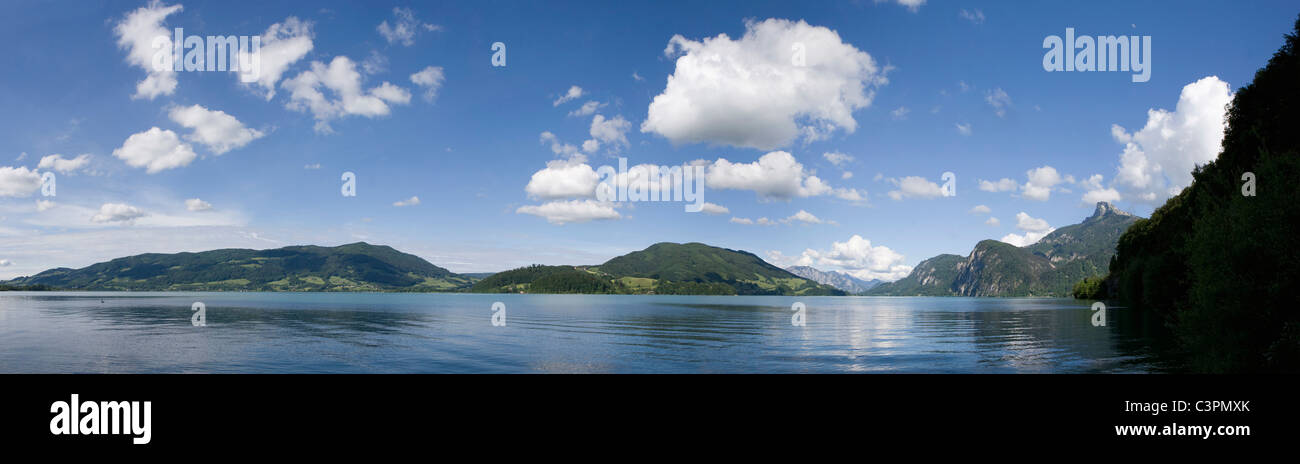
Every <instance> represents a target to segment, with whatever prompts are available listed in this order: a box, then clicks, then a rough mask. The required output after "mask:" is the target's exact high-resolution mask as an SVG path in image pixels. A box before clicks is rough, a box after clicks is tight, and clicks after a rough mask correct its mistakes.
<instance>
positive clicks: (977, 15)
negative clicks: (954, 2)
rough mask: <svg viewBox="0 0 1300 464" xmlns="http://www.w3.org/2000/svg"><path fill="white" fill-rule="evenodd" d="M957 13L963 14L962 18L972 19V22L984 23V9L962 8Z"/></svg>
mask: <svg viewBox="0 0 1300 464" xmlns="http://www.w3.org/2000/svg"><path fill="white" fill-rule="evenodd" d="M957 15H958V16H961V18H962V19H965V20H967V21H970V22H971V24H984V11H982V10H980V9H979V8H976V9H974V10H967V9H965V8H962V9H961V11H959V12H957Z"/></svg>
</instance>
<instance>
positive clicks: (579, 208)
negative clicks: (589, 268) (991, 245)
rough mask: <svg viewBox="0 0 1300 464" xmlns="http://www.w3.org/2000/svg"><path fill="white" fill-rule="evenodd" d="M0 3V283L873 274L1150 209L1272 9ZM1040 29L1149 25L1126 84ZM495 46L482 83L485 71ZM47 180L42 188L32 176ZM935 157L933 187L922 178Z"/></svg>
mask: <svg viewBox="0 0 1300 464" xmlns="http://www.w3.org/2000/svg"><path fill="white" fill-rule="evenodd" d="M177 6H180V7H181V8H175V7H177ZM0 11H2V12H3V14H0V38H2V39H3V40H4V42H5V43H8V44H10V47H9V54H8V56H9V59H10V62H9V63H8V66H6V71H5V72H4V73H3V74H2V75H0V108H2V109H0V278H10V277H14V276H19V275H30V274H34V273H36V272H40V271H42V270H45V269H48V268H52V267H61V266H68V267H81V266H86V265H89V264H92V263H94V262H98V261H103V260H106V259H110V258H113V257H118V256H124V255H128V254H135V253H142V252H177V251H200V250H206V249H213V248H222V247H251V248H271V247H278V246H285V245H294V244H320V245H336V244H342V243H349V242H354V241H359V240H364V241H367V242H371V243H381V244H388V245H392V246H394V247H396V248H398V249H401V250H404V251H408V252H412V253H415V254H418V255H420V256H422V257H424V258H426V259H428V260H429V261H431V262H433V263H435V264H438V265H440V266H444V267H447V268H449V269H451V270H453V271H456V272H484V271H499V270H504V269H508V268H513V267H517V266H521V265H526V264H530V263H546V264H593V263H599V262H602V261H604V260H606V259H608V258H610V257H613V256H617V255H619V254H623V253H626V252H629V251H633V250H637V249H641V248H644V247H646V246H648V245H650V244H652V243H656V242H661V241H673V242H686V241H699V242H704V243H708V244H712V245H718V246H724V247H728V248H735V249H743V250H747V251H751V252H753V253H755V254H758V255H759V256H762V257H764V258H767V259H768V260H769V261H772V262H774V263H776V264H780V265H789V264H809V265H813V266H815V267H819V268H823V269H835V270H843V271H846V272H850V273H853V274H854V275H857V276H859V277H864V278H883V279H887V280H889V279H894V278H898V277H900V276H901V275H905V274H906V272H907V271H908V270H910V267H911V266H913V265H915V264H916V263H917V262H919V261H920V260H923V259H925V258H928V257H931V256H933V255H936V254H939V253H956V254H962V255H964V254H966V253H967V252H968V251H969V250H970V248H971V246H973V244H974V243H975V242H976V241H978V240H981V239H987V238H993V239H1004V240H1006V241H1010V242H1013V243H1018V244H1022V243H1027V242H1028V241H1030V240H1034V239H1036V237H1038V236H1041V235H1043V234H1045V233H1047V232H1048V231H1050V230H1051V229H1052V228H1053V227H1058V226H1064V225H1069V224H1073V223H1076V222H1079V221H1080V220H1081V219H1083V218H1084V217H1086V216H1088V215H1089V214H1091V212H1092V209H1093V201H1085V198H1087V199H1088V200H1097V199H1106V200H1110V201H1113V202H1114V203H1116V204H1117V205H1118V206H1120V207H1121V208H1123V209H1126V210H1129V211H1132V212H1134V213H1137V214H1141V215H1147V214H1149V213H1150V211H1151V210H1152V208H1153V207H1154V206H1156V205H1158V204H1160V203H1162V202H1163V200H1164V198H1167V196H1168V195H1169V194H1170V193H1172V192H1175V191H1177V188H1178V187H1180V186H1181V185H1180V184H1181V183H1182V181H1184V180H1185V178H1186V177H1187V172H1188V171H1190V166H1194V165H1195V164H1196V163H1198V162H1203V161H1204V160H1205V159H1207V158H1206V157H1207V156H1208V157H1210V158H1212V157H1213V154H1214V153H1213V151H1214V150H1213V148H1214V147H1216V146H1217V143H1218V138H1219V137H1221V133H1219V134H1216V133H1215V132H1216V131H1215V130H1214V127H1216V126H1218V125H1220V124H1221V122H1222V114H1221V113H1222V112H1221V111H1218V109H1221V108H1222V106H1223V104H1224V103H1226V102H1227V101H1229V100H1228V99H1230V95H1231V92H1233V91H1235V89H1236V88H1238V87H1240V86H1242V85H1244V84H1246V83H1247V82H1248V80H1249V79H1250V78H1251V76H1253V73H1254V72H1255V70H1256V69H1258V68H1259V67H1261V66H1262V65H1263V64H1264V63H1265V62H1266V61H1267V59H1268V57H1269V56H1271V54H1272V53H1273V51H1274V50H1276V48H1277V46H1278V45H1279V44H1280V43H1281V37H1282V35H1283V34H1285V33H1286V32H1288V31H1289V30H1290V26H1291V24H1292V22H1293V21H1294V20H1295V15H1296V13H1297V8H1296V7H1295V5H1294V3H1292V2H1281V1H1278V2H1252V3H1251V4H1250V8H1242V7H1240V6H1236V5H1234V4H1233V3H1230V2H1178V3H1177V4H1176V5H1173V4H1167V3H1161V2H1137V3H1136V4H1131V3H1130V2H1089V3H1087V4H1079V3H1077V2H1072V3H1066V2H961V3H958V2H946V1H934V0H931V1H924V2H916V1H914V0H911V1H904V2H894V1H881V2H874V1H859V2H752V1H748V2H704V3H702V4H701V3H700V2H682V3H673V2H667V3H665V2H644V3H641V2H609V3H607V4H592V3H590V2H574V3H567V2H448V3H425V2H412V3H407V2H400V3H393V4H383V3H381V2H365V3H361V2H321V3H320V4H315V3H313V4H312V5H311V6H308V5H306V4H301V3H289V2H285V3H265V2H248V3H235V2H199V1H181V2H165V3H146V2H125V1H124V2H116V1H115V2H107V3H105V4H89V3H64V2H29V1H17V2H6V3H5V4H4V5H3V6H0ZM162 11H169V13H166V14H161V15H159V14H158V13H159V12H162ZM149 14H155V15H156V16H158V20H156V21H152V22H151V21H148V20H146V19H147V18H145V16H147V15H149ZM132 19H136V20H139V21H137V22H135V23H132V22H131V20H132ZM124 24H134V25H144V26H150V27H156V28H161V29H162V30H165V31H168V32H171V31H172V30H173V29H174V28H177V27H181V28H184V30H185V33H186V34H187V35H198V36H209V35H223V36H225V35H237V36H238V35H247V36H254V35H257V36H263V37H264V38H265V39H271V38H275V39H278V40H279V41H280V42H279V47H280V48H279V49H277V50H276V52H277V53H281V55H280V56H279V57H272V56H270V53H271V50H272V47H271V46H270V45H268V43H271V42H272V41H264V44H263V48H262V52H263V55H264V56H263V57H262V58H264V60H263V61H261V63H263V66H264V67H265V66H267V65H268V63H270V62H272V61H276V60H278V62H279V64H280V65H282V68H283V73H282V74H281V75H280V76H279V78H278V79H276V80H274V81H273V82H271V83H270V84H269V85H265V86H264V85H260V84H259V83H254V84H252V85H248V84H244V83H241V82H240V80H239V78H238V77H237V76H236V75H235V74H233V73H230V72H217V71H214V72H195V71H183V72H178V73H174V74H173V75H171V76H170V78H172V79H174V82H175V85H174V87H171V88H169V89H164V90H158V89H153V90H147V89H146V90H145V91H142V90H141V88H140V87H138V85H140V82H141V81H143V80H145V79H146V78H148V77H149V76H151V71H149V70H148V69H146V68H145V67H144V66H141V65H139V64H137V63H135V62H133V61H132V53H133V48H132V47H133V44H136V43H138V41H139V40H140V39H141V37H144V38H145V39H147V38H148V34H147V33H146V32H147V31H149V30H152V29H151V28H150V27H143V28H135V29H131V28H127V29H130V30H128V31H126V32H123V30H124V29H123V28H122V27H120V26H122V25H124ZM1067 27H1072V28H1074V29H1075V30H1076V31H1077V34H1079V35H1090V36H1097V35H1121V34H1123V35H1135V36H1150V37H1151V40H1152V48H1151V74H1150V80H1149V81H1148V82H1142V83H1135V82H1132V80H1131V79H1130V75H1131V74H1132V73H1130V72H1047V71H1045V70H1044V68H1043V64H1042V63H1043V56H1044V53H1045V50H1044V48H1043V40H1044V38H1045V37H1047V36H1049V35H1058V36H1064V34H1065V29H1066V28H1067ZM141 30H144V31H146V32H139V31H141ZM133 31H134V32H133ZM721 35H725V37H721ZM675 36H679V37H680V38H679V39H674V37H675ZM495 42H501V43H503V44H505V46H506V54H505V59H506V62H505V66H503V67H495V66H493V65H492V57H493V53H494V51H493V49H492V45H493V43H495ZM794 43H801V44H803V47H804V50H805V51H806V55H805V58H804V66H801V67H799V69H793V68H789V66H792V65H793V62H791V63H785V62H784V60H785V58H786V56H787V55H791V53H792V52H793V50H792V48H791V45H792V44H794ZM137 51H138V50H137ZM285 56H288V58H285ZM339 57H344V58H343V59H342V60H340V59H339ZM774 57H775V58H774ZM335 66H336V67H335ZM345 68H346V69H345ZM430 69H432V70H433V71H427V70H430ZM264 70H265V69H264ZM344 70H350V71H353V72H351V73H345V72H335V71H344ZM422 71H426V74H424V79H422V80H420V82H417V80H419V79H413V77H412V75H414V74H417V73H420V72H422ZM429 72H431V73H434V74H440V75H441V78H439V79H432V78H430V76H432V75H433V74H428V73H429ZM262 75H263V77H266V73H263V74H262ZM741 76H747V77H741ZM670 77H672V79H673V80H674V81H675V84H674V85H675V86H670V85H669V79H670ZM164 79H165V77H164ZM313 79H315V81H313ZM312 83H315V84H316V85H314V86H313V85H310V84H312ZM331 84H333V85H335V86H336V87H331ZM349 86H350V87H349ZM575 86H576V87H578V88H580V89H581V92H575V94H579V95H578V96H577V97H575V98H572V99H563V98H562V97H564V96H566V95H567V94H568V92H569V91H570V89H572V88H573V87H575ZM344 88H355V89H359V90H357V91H356V92H353V94H349V95H345V93H347V92H348V91H339V90H338V89H344ZM269 90H274V95H271V96H269V98H268V94H269V93H270V92H269ZM313 92H319V93H318V94H315V95H318V96H319V99H315V100H314V99H313V98H315V97H313ZM656 97H659V98H660V99H661V101H662V102H663V103H662V104H658V105H653V104H652V102H655V99H656ZM589 102H594V103H589ZM312 105H317V106H315V107H313V106H312ZM584 105H589V106H588V108H591V109H592V110H591V111H590V112H584V111H583V110H582V108H583V106H584ZM571 113H572V114H571ZM598 115H599V119H597V116H598ZM652 116H653V117H652ZM593 120H595V121H596V122H597V123H598V124H595V126H598V127H597V128H596V129H593ZM651 120H653V122H650V123H647V121H651ZM232 121H233V122H232ZM683 121H686V122H688V123H683ZM1116 125H1118V128H1116V127H1114V126H1116ZM155 128H156V129H155ZM786 128H794V129H796V130H797V131H796V132H792V134H795V135H793V136H791V137H784V136H783V135H782V134H784V132H783V130H784V129H786ZM850 128H851V130H850ZM543 134H549V135H550V138H547V136H545V135H543ZM809 134H811V135H809ZM137 136H138V137H137ZM588 140H592V141H594V143H592V144H591V145H589V147H590V149H588V148H587V147H584V146H583V144H584V142H586V141H588ZM566 145H567V146H568V147H567V148H566ZM553 146H554V147H553ZM553 148H555V149H553ZM190 153H192V155H191V154H190ZM828 154H841V155H846V156H838V155H828ZM52 155H59V156H58V157H51V156H52ZM82 155H86V156H82ZM619 157H625V158H627V159H628V162H629V164H631V165H637V164H643V163H650V164H657V165H678V166H680V165H683V164H684V163H695V164H697V165H700V166H703V167H704V168H705V169H706V170H707V171H706V172H708V175H707V178H708V185H707V188H706V190H705V194H704V199H705V201H707V202H708V203H710V204H711V205H714V206H716V207H721V208H725V212H723V210H722V209H718V208H715V207H710V208H709V209H708V210H707V211H706V212H703V213H687V212H684V211H683V204H682V203H675V202H634V203H616V204H609V203H601V202H599V201H597V200H594V199H592V198H591V197H590V196H589V195H584V194H582V193H580V192H581V191H583V188H584V186H589V185H587V184H584V182H588V180H589V179H588V177H587V176H585V173H586V169H587V168H592V169H594V168H598V167H599V166H602V165H613V166H617V164H618V158H619ZM43 160H44V162H43ZM723 160H725V161H723ZM150 163H152V164H150ZM548 163H549V164H548ZM792 163H794V164H792ZM150 166H154V167H156V168H157V169H153V168H151V167H150ZM1045 168H1050V169H1045ZM1031 170H1034V172H1033V173H1030V171H1031ZM46 172H53V173H54V174H55V179H56V187H57V190H56V193H55V195H54V196H44V195H43V194H42V191H41V190H40V189H39V183H38V182H39V179H40V176H41V175H43V174H44V173H46ZM343 172H353V173H355V174H356V176H357V184H356V185H357V190H356V192H357V195H356V196H355V197H345V196H343V195H341V193H340V186H341V185H342V181H341V180H340V176H341V174H342V173H343ZM845 172H851V173H852V175H851V177H846V175H845V174H844V173H845ZM944 172H952V173H954V174H955V175H956V182H955V185H956V195H955V196H944V195H942V194H940V193H939V190H936V189H938V188H940V186H941V185H942V184H943V183H944V181H943V180H942V179H941V178H940V176H941V175H942V173H944ZM1095 175H1100V177H1099V178H1097V177H1094V176H1095ZM1003 179H1009V180H1006V181H1003ZM533 181H536V182H533ZM981 181H988V182H987V183H986V184H985V189H981ZM999 181H1001V184H1002V185H1003V187H1004V188H1003V189H1001V190H999V189H998V188H996V187H995V186H996V184H998V183H999ZM530 182H533V185H532V186H531V187H530ZM791 182H793V183H791ZM575 186H576V188H577V190H576V191H578V192H579V193H573V192H574V190H572V189H573V188H575ZM566 192H568V193H566ZM412 197H418V199H419V201H418V204H411V205H406V206H397V205H395V203H397V202H403V201H405V202H406V203H414V202H410V201H409V199H411V198H412ZM194 199H197V200H198V201H191V202H189V203H187V200H194ZM548 204H552V205H551V206H547V205H548ZM980 205H983V206H984V207H985V208H978V209H977V207H978V206H980ZM984 209H987V210H988V211H987V212H984ZM560 210H563V211H566V212H567V213H568V214H566V215H563V216H557V215H556V214H555V211H560ZM709 212H713V213H719V214H709ZM760 218H766V219H767V220H768V222H770V225H763V224H760V222H762V221H760ZM990 218H996V219H997V222H996V223H994V224H990V222H992V221H991V219H990ZM746 221H749V222H752V223H751V224H745V222H746ZM1013 234H1014V235H1013Z"/></svg>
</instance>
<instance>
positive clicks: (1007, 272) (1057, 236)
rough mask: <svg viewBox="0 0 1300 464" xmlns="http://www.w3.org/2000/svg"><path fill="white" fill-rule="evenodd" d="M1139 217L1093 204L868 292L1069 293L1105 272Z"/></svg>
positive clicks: (928, 263) (927, 264) (922, 266)
mask: <svg viewBox="0 0 1300 464" xmlns="http://www.w3.org/2000/svg"><path fill="white" fill-rule="evenodd" d="M1138 219H1139V218H1138V217H1137V216H1134V215H1132V214H1129V213H1126V212H1124V211H1121V210H1119V209H1118V208H1115V207H1114V206H1112V205H1111V204H1110V203H1107V202H1100V203H1097V208H1096V210H1094V212H1093V214H1092V216H1090V217H1088V218H1087V219H1084V221H1083V222H1081V223H1079V224H1074V225H1070V226H1066V227H1062V228H1060V229H1056V230H1055V231H1052V233H1050V234H1047V235H1046V236H1044V237H1043V238H1042V239H1041V240H1039V241H1038V242H1035V243H1033V244H1031V245H1028V246H1024V247H1017V246H1015V245H1011V244H1008V243H1005V242H1000V241H997V240H983V241H981V242H979V243H977V244H975V248H974V249H973V250H971V252H970V254H969V255H967V256H965V257H963V256H959V255H953V254H943V255H939V256H935V257H933V258H930V259H927V260H924V261H921V263H919V264H917V265H916V267H914V268H913V269H912V272H911V274H909V275H908V276H907V277H904V278H902V279H899V280H897V281H894V282H890V283H886V284H882V285H879V286H876V287H875V288H872V289H871V290H869V291H868V292H867V294H869V295H895V296H914V295H919V296H1069V295H1070V294H1071V290H1072V289H1073V287H1074V284H1075V283H1077V282H1079V281H1080V280H1083V279H1084V278H1087V277H1094V276H1099V275H1105V274H1106V271H1107V269H1108V267H1109V264H1110V260H1111V257H1113V256H1115V247H1116V244H1117V243H1118V242H1119V238H1120V236H1121V235H1123V234H1124V231H1125V230H1128V228H1129V226H1131V225H1133V223H1134V222H1136V221H1137V220H1138Z"/></svg>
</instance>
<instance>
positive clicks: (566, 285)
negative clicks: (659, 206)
mask: <svg viewBox="0 0 1300 464" xmlns="http://www.w3.org/2000/svg"><path fill="white" fill-rule="evenodd" d="M472 291H474V292H480V293H498V292H528V293H632V294H674V295H843V294H844V292H843V291H841V290H839V289H836V288H835V287H832V286H829V285H823V284H820V283H817V282H815V281H813V280H810V279H806V278H803V277H800V276H797V275H794V274H792V273H790V272H789V271H786V270H784V269H781V268H779V267H776V266H773V265H772V264H769V263H768V262H767V261H763V259H762V258H759V257H758V256H755V255H754V254H753V253H749V252H746V251H739V250H730V249H726V248H719V247H714V246H709V245H705V244H703V243H656V244H654V245H651V246H650V247H649V248H646V249H644V250H641V251H634V252H632V253H628V254H626V255H623V256H619V257H616V258H613V259H610V260H609V261H606V262H605V263H604V264H600V265H597V266H528V267H523V268H519V269H513V270H510V271H506V272H502V273H498V274H495V275H493V276H491V277H488V278H485V279H483V280H482V281H480V282H479V283H477V284H475V285H474V287H473V288H472Z"/></svg>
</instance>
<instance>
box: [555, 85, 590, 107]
mask: <svg viewBox="0 0 1300 464" xmlns="http://www.w3.org/2000/svg"><path fill="white" fill-rule="evenodd" d="M582 95H583V91H582V87H578V86H576V85H575V86H572V87H569V91H568V92H565V93H564V95H561V96H560V98H557V99H555V101H554V102H552V103H551V106H560V105H563V104H565V103H567V102H569V101H571V100H574V99H576V98H579V97H582Z"/></svg>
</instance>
